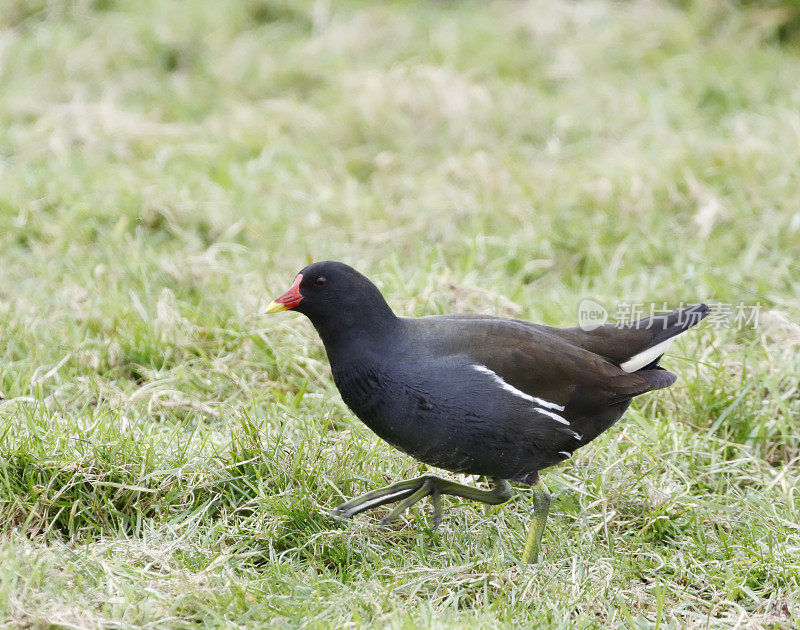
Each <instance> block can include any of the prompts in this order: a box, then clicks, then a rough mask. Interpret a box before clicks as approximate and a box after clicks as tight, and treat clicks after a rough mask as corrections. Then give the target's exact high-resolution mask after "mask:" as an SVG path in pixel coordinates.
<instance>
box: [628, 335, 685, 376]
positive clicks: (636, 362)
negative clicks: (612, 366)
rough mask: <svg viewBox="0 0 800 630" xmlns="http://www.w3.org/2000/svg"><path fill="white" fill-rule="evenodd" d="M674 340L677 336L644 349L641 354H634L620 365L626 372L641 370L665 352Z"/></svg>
mask: <svg viewBox="0 0 800 630" xmlns="http://www.w3.org/2000/svg"><path fill="white" fill-rule="evenodd" d="M673 341H675V337H670V338H669V339H667V340H666V341H662V342H661V343H657V344H656V345H654V346H653V347H651V348H648V349H647V350H643V351H642V352H640V353H639V354H634V355H633V356H632V357H631V358H630V359H628V360H627V361H625V362H624V363H620V367H621V368H622V369H623V370H625V371H626V372H635V371H636V370H641V369H642V368H643V367H644V366H645V365H647V364H648V363H652V362H653V361H655V360H656V359H657V358H658V357H660V356H661V355H662V354H664V351H665V350H666V349H667V348H669V347H670V345H672V342H673Z"/></svg>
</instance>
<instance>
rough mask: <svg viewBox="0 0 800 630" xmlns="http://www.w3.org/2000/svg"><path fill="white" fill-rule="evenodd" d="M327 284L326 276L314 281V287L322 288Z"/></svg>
mask: <svg viewBox="0 0 800 630" xmlns="http://www.w3.org/2000/svg"><path fill="white" fill-rule="evenodd" d="M325 282H326V280H325V276H320V277H319V278H317V279H316V280H314V286H317V287H321V286H322V285H323V284H325Z"/></svg>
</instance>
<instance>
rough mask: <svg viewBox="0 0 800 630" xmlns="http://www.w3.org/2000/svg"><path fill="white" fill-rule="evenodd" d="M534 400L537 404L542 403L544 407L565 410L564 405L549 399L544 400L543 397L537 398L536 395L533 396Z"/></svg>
mask: <svg viewBox="0 0 800 630" xmlns="http://www.w3.org/2000/svg"><path fill="white" fill-rule="evenodd" d="M533 400H534V402H535V403H536V404H537V405H541V406H542V407H547V408H548V409H555V410H557V411H564V405H557V404H555V403H554V402H550V401H549V400H543V399H542V398H537V397H536V396H534V397H533Z"/></svg>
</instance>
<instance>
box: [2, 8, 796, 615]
mask: <svg viewBox="0 0 800 630" xmlns="http://www.w3.org/2000/svg"><path fill="white" fill-rule="evenodd" d="M798 15H800V9H798V7H797V6H796V5H795V3H793V2H788V1H786V2H742V3H740V4H737V3H731V2H717V1H710V2H699V1H698V2H694V1H691V0H689V1H685V2H674V3H669V2H655V1H646V0H634V1H631V2H610V1H606V0H589V1H587V2H580V3H572V2H563V1H555V2H545V1H539V0H537V1H519V2H506V1H502V2H501V1H496V2H487V3H479V2H424V3H423V2H420V3H406V2H362V1H355V0H353V1H347V2H335V3H334V2H324V1H321V0H320V1H316V2H278V1H270V0H247V1H243V2H236V3H231V2H228V3H226V2H211V1H205V2H203V1H199V0H192V1H190V0H184V1H180V2H174V1H173V2H170V1H169V0H142V1H138V2H133V1H125V0H95V1H93V2H90V1H81V0H75V1H72V2H65V1H60V2H57V1H53V0H49V1H48V0H33V1H25V0H6V2H5V3H4V4H3V10H2V11H0V269H1V270H2V282H0V484H2V490H0V515H2V517H3V523H4V524H3V526H2V535H1V537H0V616H2V619H4V620H5V622H7V623H9V624H17V625H27V626H34V627H49V626H51V625H52V626H59V625H65V626H73V627H74V626H80V627H130V626H135V625H144V624H152V625H163V626H170V627H178V626H182V625H193V624H196V623H206V624H208V625H225V626H231V625H240V626H257V625H281V624H288V625H310V626H312V627H322V626H331V627H342V626H345V625H362V624H373V625H389V626H394V627H413V626H417V625H423V626H432V627H451V626H452V627H460V626H476V627H487V628H495V627H498V626H502V625H508V626H516V625H523V626H529V627H530V626H537V625H541V626H543V627H557V626H562V627H571V626H578V627H599V626H602V627H636V628H643V627H650V626H651V625H653V624H655V625H659V624H661V625H663V626H664V627H667V626H669V627H687V626H703V627H709V626H711V627H713V626H720V627H730V626H733V625H736V624H738V625H739V626H740V627H751V628H760V627H765V628H783V627H787V628H788V627H794V625H795V624H796V621H797V616H798V615H800V603H799V602H800V527H798V522H799V521H800V495H798V491H797V489H798V482H799V481H800V473H799V472H798V465H797V462H798V457H800V436H799V435H798V428H797V427H798V416H799V415H800V396H799V395H798V387H800V378H799V376H800V359H798V356H797V354H798V346H799V345H800V325H799V324H798V321H800V298H799V297H798V296H799V295H800V280H799V275H798V253H800V203H799V202H800V185H799V184H800V182H799V181H798V180H800V168H798V164H800V82H798V80H797V77H798V76H800V57H798V27H797V25H798ZM321 259H339V260H343V261H345V262H348V263H350V264H352V265H354V266H356V267H357V268H359V269H360V270H361V271H363V272H365V273H366V274H367V275H369V276H370V277H371V278H372V279H373V280H374V281H375V282H376V283H377V284H378V286H379V287H380V288H381V289H382V290H383V292H384V294H385V295H386V297H387V299H388V300H389V302H390V304H391V305H392V306H393V307H394V308H395V309H396V310H397V311H398V312H399V313H401V314H403V315H423V314H431V313H437V312H451V311H480V312H486V313H493V314H499V315H505V316H515V317H521V318H526V319H531V320H534V321H540V322H545V323H549V324H553V325H573V324H574V323H575V322H576V320H577V315H578V305H579V303H580V302H581V300H583V299H584V298H592V299H594V300H597V301H599V302H600V303H602V304H604V305H606V306H607V307H609V308H610V310H611V311H612V313H613V312H614V307H615V305H616V304H618V303H620V302H628V303H631V302H645V303H650V302H655V303H656V304H658V305H662V304H663V303H664V302H666V303H667V304H668V305H677V304H679V303H680V302H694V301H698V300H706V301H712V302H713V301H716V302H723V303H729V304H734V305H737V304H740V303H741V304H745V305H760V307H761V316H760V319H759V321H758V325H757V326H753V325H748V326H744V327H731V326H712V325H708V324H707V325H705V326H703V327H701V328H698V329H696V330H693V331H692V333H690V334H687V335H685V338H683V339H682V340H681V342H680V344H679V345H678V347H677V349H675V350H674V351H673V353H672V354H671V355H670V356H669V357H667V358H666V360H665V364H666V365H667V367H669V368H670V369H672V370H674V371H675V372H677V373H678V374H679V375H680V377H681V380H680V381H679V383H678V384H677V385H676V386H675V387H673V388H672V389H670V390H669V391H665V392H659V393H656V394H653V395H650V396H647V397H644V398H642V399H641V400H639V401H637V403H636V405H635V407H634V409H633V410H632V411H631V412H629V413H628V414H627V415H626V417H625V419H624V420H623V421H622V422H621V423H620V425H619V426H618V427H616V428H615V429H613V430H611V431H609V432H608V434H607V435H605V436H603V437H602V438H601V439H599V440H598V441H597V442H595V443H593V444H592V445H591V446H590V447H587V448H586V449H584V450H583V451H581V452H580V453H579V455H578V456H576V458H575V459H574V460H573V461H571V462H570V463H568V464H565V465H563V466H561V467H559V468H557V469H554V470H553V471H550V472H549V473H548V474H547V482H548V484H549V486H550V488H551V490H553V491H554V492H556V493H557V497H558V498H557V500H556V501H555V502H554V506H553V516H552V517H551V521H550V523H549V528H548V532H547V533H546V535H545V546H546V554H545V555H546V557H545V561H544V562H543V563H542V564H541V565H539V566H537V567H518V566H516V565H514V558H515V557H516V556H515V554H516V553H518V551H519V549H520V548H521V542H522V540H523V537H524V533H525V528H526V526H527V523H528V521H529V514H530V497H529V494H528V491H527V490H525V489H522V488H521V489H519V492H518V493H517V496H516V497H515V499H513V500H512V502H511V503H510V504H509V505H507V506H503V507H500V508H496V509H492V510H484V508H483V507H478V506H475V505H472V504H468V503H465V504H463V505H459V507H456V505H458V504H457V503H456V502H455V501H449V502H448V506H447V507H448V508H449V509H447V515H446V518H445V523H444V524H443V527H442V529H441V531H438V532H435V533H432V532H430V531H428V529H427V524H428V521H427V516H428V514H427V512H426V511H425V509H424V508H422V509H419V510H416V511H412V513H411V514H410V515H409V516H408V518H407V519H406V520H405V521H403V522H402V525H401V526H400V527H398V528H395V529H392V530H388V531H386V530H380V529H379V528H377V521H376V520H375V518H374V517H373V516H371V515H370V516H367V515H365V516H361V517H359V518H358V519H357V520H356V521H354V522H353V523H349V524H347V525H346V526H343V527H342V526H337V525H334V524H333V523H331V522H330V521H329V520H328V519H327V518H326V516H325V513H326V511H328V510H330V509H331V508H332V507H334V506H335V505H337V504H338V503H339V502H341V501H342V500H343V498H344V497H351V496H353V495H355V494H356V493H359V492H362V491H365V490H367V489H371V488H374V487H377V485H378V484H381V483H384V482H388V481H394V480H398V479H400V478H402V477H403V476H408V475H412V474H415V473H416V472H417V471H418V470H420V469H421V467H420V466H419V465H417V464H416V463H415V462H413V461H411V460H409V459H408V458H407V457H405V456H403V455H401V454H399V453H397V452H394V451H392V450H391V449H390V448H389V447H388V446H386V445H384V444H382V443H379V442H378V441H377V438H375V437H374V436H373V435H371V434H370V433H369V431H367V430H366V429H365V428H364V427H363V426H362V425H361V424H360V423H358V421H357V420H355V419H354V418H353V416H352V415H351V414H350V413H349V412H348V411H347V410H346V408H345V407H344V405H343V403H342V402H341V400H340V399H339V397H338V394H337V393H336V390H335V388H334V386H333V384H332V382H331V380H330V377H329V372H328V368H327V364H326V361H325V357H324V352H323V350H322V348H321V345H320V343H319V341H318V339H317V338H316V335H315V334H314V333H313V329H312V328H311V327H310V325H309V324H308V322H306V321H305V320H304V319H302V318H299V317H296V316H292V315H290V314H285V315H283V316H280V317H275V318H270V319H267V318H263V317H262V316H261V315H260V310H261V307H262V306H263V305H264V304H265V303H266V302H267V301H268V300H269V299H270V298H271V297H273V296H274V295H275V294H277V293H278V292H280V291H282V290H283V289H285V288H286V286H288V283H289V282H290V281H291V279H292V278H293V277H294V274H295V273H296V272H297V270H298V269H299V268H300V267H302V266H303V265H305V264H306V263H307V262H308V261H310V260H321ZM377 516H378V517H379V516H380V514H378V515H377Z"/></svg>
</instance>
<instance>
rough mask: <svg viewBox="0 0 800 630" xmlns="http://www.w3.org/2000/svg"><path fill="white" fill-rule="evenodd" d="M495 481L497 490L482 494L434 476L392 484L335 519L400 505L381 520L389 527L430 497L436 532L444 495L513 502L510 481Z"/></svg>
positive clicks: (360, 499) (350, 504)
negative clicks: (396, 504)
mask: <svg viewBox="0 0 800 630" xmlns="http://www.w3.org/2000/svg"><path fill="white" fill-rule="evenodd" d="M492 481H493V483H494V486H493V487H492V489H491V490H481V489H479V488H473V487H472V486H466V485H464V484H462V483H456V482H455V481H448V480H447V479H442V478H441V477H436V476H434V475H423V476H422V477H417V478H416V479H410V480H409V481H401V482H399V483H395V484H392V485H391V486H387V487H386V488H381V489H380V490H373V491H372V492H367V493H366V494H364V495H362V496H360V497H358V498H356V499H352V500H351V501H348V502H347V503H343V504H342V505H340V506H339V507H337V508H336V509H335V510H334V511H333V515H334V516H337V517H339V518H351V517H353V516H355V515H356V514H360V513H361V512H363V511H364V510H369V509H370V508H374V507H378V506H381V505H385V504H386V503H393V502H394V501H400V505H398V506H397V507H396V508H395V509H394V510H392V511H391V512H389V514H387V515H386V517H385V518H383V519H382V520H381V525H388V524H389V523H391V522H392V521H393V520H395V519H396V518H397V517H398V516H400V514H402V513H403V512H404V511H405V510H407V509H408V508H410V507H411V506H412V505H414V504H415V503H417V502H418V501H420V500H422V499H424V498H425V497H427V496H429V495H430V497H431V501H432V503H433V528H434V529H436V527H438V526H439V523H441V521H442V502H441V495H443V494H450V495H453V496H456V497H462V498H464V499H471V500H473V501H480V502H481V503H488V504H490V505H497V504H499V503H505V502H506V501H508V499H509V498H511V485H510V484H509V483H508V481H506V480H505V479H493V480H492Z"/></svg>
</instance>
